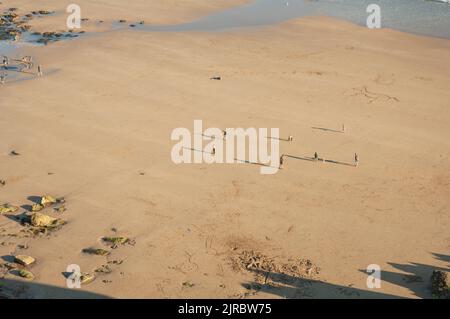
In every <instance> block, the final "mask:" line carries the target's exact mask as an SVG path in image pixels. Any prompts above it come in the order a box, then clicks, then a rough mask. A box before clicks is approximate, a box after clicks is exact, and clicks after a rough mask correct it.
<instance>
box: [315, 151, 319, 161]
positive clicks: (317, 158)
mask: <svg viewBox="0 0 450 319" xmlns="http://www.w3.org/2000/svg"><path fill="white" fill-rule="evenodd" d="M314 160H315V161H317V160H319V154H317V152H314Z"/></svg>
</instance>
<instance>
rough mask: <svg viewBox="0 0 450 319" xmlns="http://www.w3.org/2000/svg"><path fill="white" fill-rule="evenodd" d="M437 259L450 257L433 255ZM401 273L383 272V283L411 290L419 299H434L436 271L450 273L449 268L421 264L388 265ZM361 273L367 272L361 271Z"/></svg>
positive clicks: (449, 258) (442, 259) (445, 259)
mask: <svg viewBox="0 0 450 319" xmlns="http://www.w3.org/2000/svg"><path fill="white" fill-rule="evenodd" d="M433 255H434V256H435V257H436V259H438V260H441V261H446V262H447V261H449V260H450V257H449V256H447V255H443V254H436V253H433ZM388 264H389V265H390V266H392V267H393V268H395V269H398V270H399V271H401V272H393V271H385V270H382V271H381V281H382V282H383V281H386V282H389V283H391V284H394V285H397V286H399V287H404V288H407V289H409V290H410V291H411V292H412V293H413V294H414V295H415V296H417V297H419V298H432V294H431V282H430V279H431V275H432V273H433V271H434V270H441V271H449V269H448V268H444V267H439V266H432V265H426V264H421V263H414V262H411V263H408V264H398V263H392V262H389V263H388ZM360 271H361V272H364V273H365V272H366V271H365V270H363V269H360Z"/></svg>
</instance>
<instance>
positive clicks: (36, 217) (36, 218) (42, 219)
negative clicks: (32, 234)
mask: <svg viewBox="0 0 450 319" xmlns="http://www.w3.org/2000/svg"><path fill="white" fill-rule="evenodd" d="M64 224H65V222H64V221H63V220H61V219H58V218H53V217H51V216H48V215H44V214H41V213H34V214H33V215H32V216H31V225H33V226H35V227H57V226H60V225H64Z"/></svg>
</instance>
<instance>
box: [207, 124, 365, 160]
mask: <svg viewBox="0 0 450 319" xmlns="http://www.w3.org/2000/svg"><path fill="white" fill-rule="evenodd" d="M342 131H343V132H345V126H344V125H343V124H342ZM222 135H223V139H225V138H226V136H227V131H226V130H222ZM293 140H294V137H293V136H292V135H289V137H288V138H287V139H286V141H288V142H292V141H293ZM211 154H212V155H215V154H216V145H213V147H212V150H211ZM284 156H286V155H285V154H282V155H281V156H280V165H279V168H280V169H281V168H283V164H284ZM313 159H314V161H319V159H320V158H319V154H318V153H317V152H314V158H313ZM320 160H322V162H324V161H325V159H323V158H322V159H320ZM358 162H359V157H358V154H356V153H355V156H354V164H353V165H354V166H355V167H358Z"/></svg>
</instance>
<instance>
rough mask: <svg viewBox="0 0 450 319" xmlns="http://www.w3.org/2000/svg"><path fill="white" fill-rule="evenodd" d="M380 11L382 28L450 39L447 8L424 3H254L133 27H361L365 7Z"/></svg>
mask: <svg viewBox="0 0 450 319" xmlns="http://www.w3.org/2000/svg"><path fill="white" fill-rule="evenodd" d="M372 3H376V4H378V5H379V6H380V7H381V16H382V17H381V23H382V27H384V28H392V29H397V30H400V31H405V32H410V33H417V34H422V35H428V36H435V37H444V38H450V5H449V4H448V3H444V2H439V1H426V0H378V1H376V0H317V1H314V0H310V1H308V0H255V1H254V2H253V3H251V4H248V5H244V6H240V7H236V8H232V9H228V10H224V11H221V12H218V13H214V14H211V15H208V16H206V17H204V18H201V19H199V20H197V21H193V22H190V23H184V24H177V25H167V26H150V25H144V26H140V25H138V26H136V28H137V29H141V30H147V31H226V30H229V29H234V28H244V27H255V26H264V25H272V24H276V23H279V22H283V21H287V20H290V19H295V18H299V17H305V16H313V15H325V16H332V17H337V18H341V19H345V20H349V21H352V22H354V23H357V24H359V25H365V24H366V19H367V16H368V13H366V8H367V6H368V5H369V4H372Z"/></svg>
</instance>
